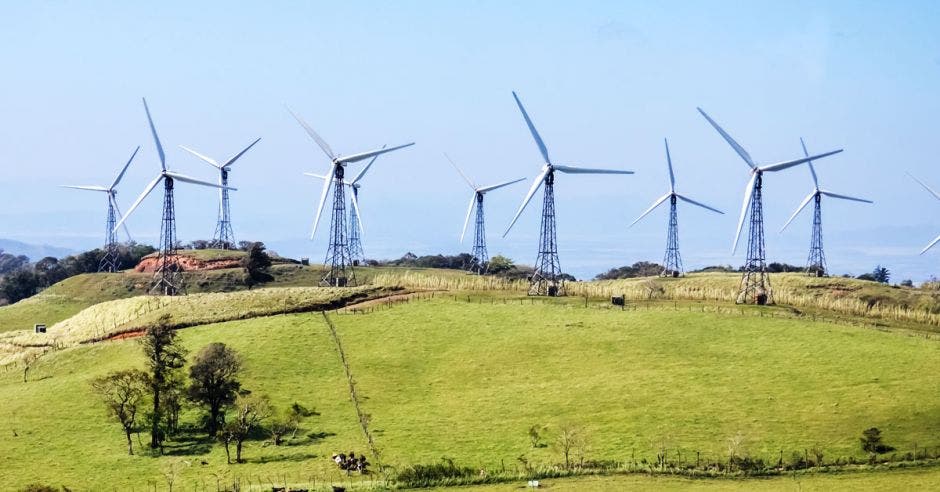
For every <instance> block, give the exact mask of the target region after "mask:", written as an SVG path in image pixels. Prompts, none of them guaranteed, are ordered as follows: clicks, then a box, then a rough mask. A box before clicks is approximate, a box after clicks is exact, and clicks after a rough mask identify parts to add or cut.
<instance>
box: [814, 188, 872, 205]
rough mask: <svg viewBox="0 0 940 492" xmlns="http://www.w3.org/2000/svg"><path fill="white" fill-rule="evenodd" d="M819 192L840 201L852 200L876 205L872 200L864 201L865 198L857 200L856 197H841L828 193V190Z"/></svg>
mask: <svg viewBox="0 0 940 492" xmlns="http://www.w3.org/2000/svg"><path fill="white" fill-rule="evenodd" d="M819 192H820V193H822V194H823V195H826V196H828V197H832V198H838V199H840V200H851V201H853V202H862V203H875V202H873V201H871V200H866V199H864V198H855V197H854V196H848V195H840V194H838V193H833V192H831V191H828V190H819Z"/></svg>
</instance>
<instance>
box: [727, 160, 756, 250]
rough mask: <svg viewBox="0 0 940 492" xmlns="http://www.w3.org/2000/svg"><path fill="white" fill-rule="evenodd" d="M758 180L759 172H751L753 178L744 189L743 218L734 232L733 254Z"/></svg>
mask: <svg viewBox="0 0 940 492" xmlns="http://www.w3.org/2000/svg"><path fill="white" fill-rule="evenodd" d="M756 180H757V172H753V173H751V179H749V180H748V182H747V188H745V190H744V203H742V204H741V219H740V220H738V230H737V232H735V233H734V243H732V244H731V254H732V255H734V253H735V252H736V251H737V250H738V240H739V239H740V238H741V228H743V227H744V218H745V217H746V216H747V207H748V205H750V204H751V195H752V194H753V193H754V182H755V181H756Z"/></svg>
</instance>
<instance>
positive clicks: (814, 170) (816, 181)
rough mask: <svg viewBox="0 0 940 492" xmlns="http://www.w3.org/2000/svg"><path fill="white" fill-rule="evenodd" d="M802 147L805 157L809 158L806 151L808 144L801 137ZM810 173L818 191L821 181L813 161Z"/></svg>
mask: <svg viewBox="0 0 940 492" xmlns="http://www.w3.org/2000/svg"><path fill="white" fill-rule="evenodd" d="M800 145H802V146H803V155H804V156H806V157H809V152H807V150H806V143H804V142H803V137H800ZM809 172H810V173H811V174H812V175H813V186H815V187H816V189H817V190H818V189H819V179H818V178H817V177H816V168H814V167H813V161H809Z"/></svg>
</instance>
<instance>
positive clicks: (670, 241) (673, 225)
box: [630, 140, 724, 277]
mask: <svg viewBox="0 0 940 492" xmlns="http://www.w3.org/2000/svg"><path fill="white" fill-rule="evenodd" d="M664 141H665V143H666V165H667V166H668V167H669V192H668V193H666V194H665V195H663V196H661V197H659V198H658V199H657V200H656V201H655V202H653V205H652V206H650V208H648V209H646V211H645V212H643V213H642V214H640V216H639V217H637V218H636V220H634V221H633V223H631V224H630V227H633V225H634V224H636V223H637V222H639V221H640V219H642V218H643V217H646V216H647V215H649V213H650V212H652V211H653V210H655V209H656V207H658V206H660V205H662V204H663V203H664V202H665V201H666V200H669V232H668V233H667V235H666V255H665V256H664V258H663V272H662V273H661V274H660V276H661V277H678V276H680V275H682V273H683V271H682V256H681V255H680V254H679V220H678V216H677V214H676V202H677V199H678V200H682V201H684V202H686V203H691V204H692V205H695V206H698V207H702V208H704V209H705V210H711V211H712V212H715V213H719V214H724V212H722V211H721V210H718V209H717V208H712V207H709V206H708V205H705V204H704V203H699V202H697V201H695V200H693V199H691V198H689V197H686V196H683V195H680V194H678V193H676V175H675V173H673V171H672V158H671V157H670V156H669V141H668V140H664Z"/></svg>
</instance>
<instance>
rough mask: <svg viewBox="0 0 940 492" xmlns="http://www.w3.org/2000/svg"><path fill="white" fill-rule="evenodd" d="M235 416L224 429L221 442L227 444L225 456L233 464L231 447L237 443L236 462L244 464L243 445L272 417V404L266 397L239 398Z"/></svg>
mask: <svg viewBox="0 0 940 492" xmlns="http://www.w3.org/2000/svg"><path fill="white" fill-rule="evenodd" d="M235 412H236V413H235V416H234V419H233V420H231V421H230V422H227V423H226V424H225V426H224V427H223V428H222V432H221V434H220V440H221V441H222V443H223V444H225V456H226V458H228V462H229V463H231V462H232V461H231V455H230V453H229V445H230V444H231V443H235V462H236V463H241V462H242V445H243V444H244V442H245V440H246V439H248V436H250V435H251V432H252V431H253V430H255V429H257V428H259V427H261V424H262V422H264V421H265V420H267V419H268V417H270V416H271V404H270V403H269V401H268V398H267V397H265V396H251V395H243V396H239V397H238V400H236V401H235Z"/></svg>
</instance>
